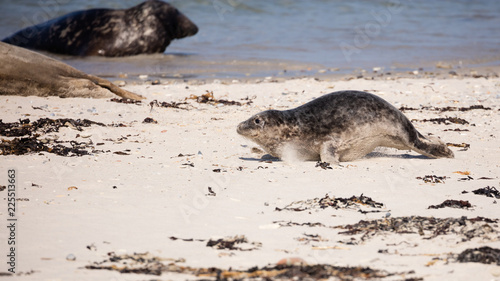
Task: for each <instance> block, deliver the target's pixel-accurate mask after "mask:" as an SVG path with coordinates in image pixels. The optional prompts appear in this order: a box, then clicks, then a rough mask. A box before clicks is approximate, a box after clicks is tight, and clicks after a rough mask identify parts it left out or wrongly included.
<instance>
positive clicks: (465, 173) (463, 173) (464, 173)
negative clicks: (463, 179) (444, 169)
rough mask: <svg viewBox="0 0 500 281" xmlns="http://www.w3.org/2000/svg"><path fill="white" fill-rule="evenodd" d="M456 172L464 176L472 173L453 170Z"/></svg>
mask: <svg viewBox="0 0 500 281" xmlns="http://www.w3.org/2000/svg"><path fill="white" fill-rule="evenodd" d="M453 173H454V174H459V175H462V176H468V175H470V172H469V171H456V172H453Z"/></svg>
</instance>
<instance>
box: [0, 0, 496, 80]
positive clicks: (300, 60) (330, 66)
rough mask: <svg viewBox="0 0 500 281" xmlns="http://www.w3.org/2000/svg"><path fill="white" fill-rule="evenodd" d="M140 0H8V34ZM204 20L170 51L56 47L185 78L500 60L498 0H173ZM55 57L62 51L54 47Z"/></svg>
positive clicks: (114, 71)
mask: <svg viewBox="0 0 500 281" xmlns="http://www.w3.org/2000/svg"><path fill="white" fill-rule="evenodd" d="M138 3H140V1H132V0H121V1H109V0H89V1H70V0H17V1H6V0H0V38H4V37H5V36H8V35H10V34H12V33H13V32H15V31H17V30H19V29H21V28H24V27H26V26H29V25H32V24H36V23H39V22H43V21H46V20H48V19H51V18H54V17H57V16H61V15H64V14H66V13H69V12H72V11H76V10H82V9H90V8H113V9H123V8H128V7H132V6H134V5H137V4H138ZM170 3H171V4H173V5H174V6H176V7H177V8H178V9H179V10H180V11H181V12H183V13H184V14H185V15H186V16H188V17H189V18H190V19H191V20H192V21H193V22H195V23H196V24H197V25H198V27H199V32H198V34H196V35H195V36H193V37H188V38H184V39H180V40H174V41H173V42H172V43H171V45H170V46H169V47H168V48H167V49H166V51H165V53H164V54H157V55H141V56H134V57H127V58H98V57H90V58H75V57H66V56H55V57H56V58H58V59H62V60H63V61H65V62H66V63H69V64H70V65H73V66H75V67H77V68H79V69H81V70H83V71H86V72H89V73H93V74H98V75H102V76H108V77H116V76H117V75H119V74H122V76H123V74H127V75H129V76H135V75H140V74H147V75H149V76H150V77H154V76H158V77H174V78H175V77H177V78H190V77H194V78H225V77H233V78H238V77H257V76H280V75H281V76H296V75H311V74H315V73H317V72H318V71H319V72H325V71H326V72H334V71H338V72H352V71H354V70H357V69H372V68H374V67H377V68H381V69H384V70H394V69H395V70H401V69H411V68H418V67H426V68H432V67H434V66H435V65H436V63H437V62H440V61H442V62H446V64H448V65H451V66H453V67H456V66H459V65H462V66H463V65H465V66H466V65H476V64H499V63H500V1H497V0H482V1H481V0H476V1H472V0H454V1H451V0H439V1H435V0H350V1H340V0H330V1H328V0H303V1H300V0H296V1H292V0H275V1H270V0H245V1H244V0H173V1H170ZM52 56H53V55H52Z"/></svg>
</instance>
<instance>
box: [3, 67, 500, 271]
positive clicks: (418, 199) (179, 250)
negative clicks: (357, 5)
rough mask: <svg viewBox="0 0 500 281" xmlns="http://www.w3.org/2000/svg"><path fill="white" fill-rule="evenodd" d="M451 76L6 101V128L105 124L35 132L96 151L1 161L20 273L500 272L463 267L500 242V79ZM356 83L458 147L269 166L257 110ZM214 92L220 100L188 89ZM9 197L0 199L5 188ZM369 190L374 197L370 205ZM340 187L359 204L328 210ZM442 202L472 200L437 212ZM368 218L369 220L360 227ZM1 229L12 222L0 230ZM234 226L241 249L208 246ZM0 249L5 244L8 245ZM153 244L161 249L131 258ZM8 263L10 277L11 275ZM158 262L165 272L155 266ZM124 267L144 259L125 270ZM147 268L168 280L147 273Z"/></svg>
mask: <svg viewBox="0 0 500 281" xmlns="http://www.w3.org/2000/svg"><path fill="white" fill-rule="evenodd" d="M450 71H451V69H443V71H442V73H441V74H439V75H436V74H430V73H427V74H426V73H423V72H422V71H420V72H418V70H417V72H413V71H412V72H411V73H409V72H406V73H402V74H400V75H399V74H398V75H396V74H393V73H392V74H387V73H386V72H383V73H384V75H380V74H382V73H380V72H379V73H373V71H368V72H364V73H359V74H355V75H347V76H343V77H328V76H326V75H325V76H322V77H319V79H314V78H301V79H278V80H276V79H274V78H273V77H270V78H267V79H266V78H263V79H252V80H248V81H243V80H235V81H233V79H230V80H211V81H208V80H207V81H199V80H198V81H191V80H188V81H179V80H175V79H173V80H161V81H159V82H160V84H159V85H151V82H146V83H143V82H141V83H131V82H127V83H126V85H125V86H124V89H126V90H129V91H132V92H135V93H137V94H140V95H143V96H145V97H146V98H147V99H146V100H145V101H143V102H142V103H140V104H136V103H132V104H125V103H118V102H112V101H109V100H106V99H101V100H98V99H76V98H67V99H60V98H56V97H49V98H40V97H13V96H3V97H0V100H1V102H0V109H1V111H0V112H2V113H1V115H0V119H2V121H3V123H8V122H17V121H19V119H27V118H29V119H30V121H32V122H33V121H36V120H39V119H41V118H50V119H59V118H71V119H75V120H76V119H88V120H91V121H94V122H99V123H102V124H104V125H103V126H100V125H95V124H92V125H90V126H88V127H83V126H82V127H78V126H76V125H72V124H71V122H69V123H68V124H66V123H64V124H66V125H64V126H61V127H60V128H58V132H45V131H43V132H41V131H39V134H40V136H38V137H37V139H38V140H40V141H41V142H42V143H45V144H46V145H47V146H49V147H50V146H52V145H56V144H59V145H64V146H67V147H71V146H79V147H80V148H81V150H83V151H87V152H88V153H90V154H89V155H82V156H73V157H70V156H61V155H56V154H54V153H52V152H51V151H50V149H48V151H47V150H46V151H42V152H37V153H28V154H25V155H2V156H0V157H1V158H2V160H1V162H0V167H1V169H0V170H1V171H2V173H1V175H0V183H1V184H0V185H6V182H7V175H8V173H7V170H8V169H11V168H14V169H15V170H16V175H17V180H18V183H19V185H18V187H17V193H16V196H17V199H18V200H17V201H16V204H17V209H16V215H17V218H18V221H17V232H16V241H17V262H18V264H17V266H16V272H17V273H16V276H17V279H18V280H89V279H92V280H145V279H147V280H149V279H155V278H157V279H160V280H186V279H189V280H194V279H199V278H202V276H196V275H195V273H196V272H198V273H199V272H203V271H202V270H200V269H201V268H209V267H216V268H218V269H220V270H228V269H231V270H233V271H235V270H242V271H244V270H248V269H250V268H252V267H255V266H257V267H259V268H262V267H265V266H270V267H273V266H275V265H276V263H278V261H280V260H282V259H289V260H288V261H289V262H290V263H293V262H294V261H295V262H297V261H304V262H306V263H307V264H309V265H316V264H322V265H329V266H337V267H339V268H344V269H345V268H349V267H369V268H370V269H373V270H378V271H380V272H382V273H381V275H378V276H379V277H378V278H379V279H382V280H405V279H410V278H414V279H410V280H421V279H419V278H423V280H443V279H447V280H452V279H453V280H471V279H475V280H496V279H499V278H500V267H499V266H498V264H483V263H477V262H465V263H461V262H459V256H460V255H459V254H460V253H462V252H463V251H465V250H467V249H473V248H478V247H483V246H489V247H491V248H494V249H499V248H500V242H499V241H498V239H499V237H500V227H499V223H498V219H500V213H499V212H498V208H499V207H498V206H499V205H498V203H497V201H498V199H497V198H495V197H487V196H485V195H480V194H474V193H473V191H475V190H477V189H482V188H485V187H488V186H489V187H490V188H492V187H495V188H499V187H500V186H499V181H500V180H499V177H498V176H499V175H500V160H499V159H500V146H499V141H498V137H499V134H498V131H499V130H500V111H499V110H500V106H499V104H500V79H499V78H498V77H495V75H493V74H492V71H489V70H484V69H483V70H474V71H476V72H471V71H470V70H464V73H457V75H454V74H450ZM457 72H459V71H457ZM488 73H489V74H488ZM474 77H476V78H474ZM155 84H156V83H155ZM346 89H352V90H363V91H368V92H371V93H373V94H376V95H379V96H381V97H382V98H384V99H386V100H387V101H389V102H390V103H391V104H393V105H395V106H396V107H397V108H401V107H403V109H404V113H405V115H406V116H407V117H408V118H409V119H410V120H412V122H413V124H414V125H415V127H416V128H417V129H418V130H419V131H420V132H421V133H424V134H428V133H431V134H433V135H435V136H439V137H440V138H441V139H442V140H443V141H445V142H447V143H450V148H451V149H452V150H453V151H454V153H455V158H454V159H427V158H425V157H423V156H420V155H418V154H416V153H414V152H409V151H398V150H394V149H377V150H376V152H375V153H372V154H370V155H369V156H368V157H365V158H363V159H359V160H357V161H352V162H343V163H341V164H342V166H335V167H332V169H328V168H327V167H323V168H322V167H320V166H316V163H315V162H298V163H286V162H282V161H275V160H272V161H270V160H264V161H262V160H261V157H262V153H259V152H258V151H257V150H256V149H253V148H254V147H256V145H255V144H253V143H251V142H250V141H248V140H245V139H243V138H242V137H240V136H239V135H237V133H236V125H237V124H238V123H239V122H241V121H243V120H245V119H247V118H248V117H250V116H251V115H252V114H255V113H257V112H260V111H262V110H265V109H269V108H274V109H287V108H291V107H296V106H299V105H301V104H303V103H306V102H308V101H310V100H312V99H313V98H315V97H319V96H321V95H322V94H326V93H329V92H333V91H338V90H346ZM207 93H213V97H214V99H215V100H210V99H209V100H208V101H207V100H206V99H205V101H207V102H206V103H203V102H198V101H202V100H203V99H202V98H199V99H198V100H197V99H193V97H194V96H196V97H200V96H202V95H204V94H207ZM190 97H191V99H190ZM154 100H156V101H157V102H153V101H154ZM220 100H225V101H226V102H224V101H220ZM233 101H234V102H233ZM162 105H163V106H162ZM147 118H149V119H147ZM424 120H427V121H424ZM144 121H146V122H144ZM464 121H465V122H464ZM25 137H26V136H25ZM1 138H2V139H3V140H4V143H5V141H8V140H13V139H14V138H16V137H13V136H11V137H7V136H2V137H1ZM17 138H21V137H17ZM42 140H43V141H42ZM72 141H76V143H75V142H72ZM56 142H57V143H56ZM69 155H72V154H71V153H70V154H69ZM0 194H1V195H2V197H3V198H6V197H7V190H3V191H1V192H0ZM361 195H363V196H365V197H369V198H371V199H372V200H373V201H375V202H377V203H380V204H367V203H366V201H363V200H361V199H360V198H359V197H360V196H361ZM326 196H328V199H325V198H326ZM352 196H356V197H358V198H357V199H356V198H352ZM334 198H335V199H342V200H340V201H345V200H347V199H349V198H351V201H349V202H351V203H350V204H347V205H343V204H340V203H339V205H338V206H337V205H334V204H333V203H332V204H330V205H328V204H326V205H325V202H330V201H332V200H334ZM321 199H324V200H321ZM328 200H330V201H328ZM446 200H455V201H446ZM4 202H6V201H5V200H4ZM319 202H322V204H323V205H321V204H319ZM446 202H448V203H446ZM467 202H468V204H467ZM441 203H445V204H444V205H445V206H446V205H452V206H456V207H457V206H458V207H462V208H452V207H444V208H437V209H435V208H429V207H430V206H431V205H439V204H441ZM453 203H454V204H453ZM3 206H4V207H2V210H0V213H1V218H2V219H1V220H2V224H5V225H7V220H6V219H7V206H6V204H3ZM336 206H337V207H336ZM412 216H413V218H411V217H412ZM464 216H465V217H467V219H465V218H462V217H464ZM478 217H480V218H478ZM432 218H435V219H432ZM438 219H448V221H447V222H449V224H446V223H445V222H444V221H442V220H438ZM361 220H364V221H368V222H371V223H372V224H371V225H363V224H358V225H355V224H357V223H360V221H361ZM391 224H392V225H393V227H386V226H387V225H391ZM401 224H403V227H401ZM348 225H353V226H350V227H349V226H348ZM374 225H375V226H374ZM396 225H397V226H396ZM444 226H446V227H444ZM2 227H5V226H2ZM405 227H406V228H405ZM439 227H441V228H439ZM7 235H8V233H6V232H4V231H2V232H1V233H0V240H1V241H6V238H7V237H6V236H7ZM237 235H243V236H244V238H245V239H241V242H242V243H233V244H232V245H233V247H219V246H217V243H214V242H213V241H218V239H222V238H226V239H228V237H233V238H234V237H235V236H237ZM240 238H241V237H240ZM210 240H211V241H212V243H211V246H207V244H210V243H209V241H210ZM229 240H230V239H229ZM219 242H220V241H219ZM219 244H220V243H219ZM223 244H224V243H223ZM229 244H230V245H231V243H229ZM225 245H226V246H227V244H225ZM0 249H2V253H6V252H7V245H6V243H2V246H1V247H0ZM134 253H135V255H134ZM144 253H148V255H149V256H148V257H151V256H153V257H157V259H150V260H149V262H141V261H140V260H139V261H137V257H141V254H144ZM123 255H129V256H128V257H125V256H123ZM2 256H4V258H5V256H6V255H4V254H2ZM112 257H115V258H114V259H113V260H114V262H113V261H110V258H112ZM117 257H119V258H117ZM134 257H135V258H136V260H135V261H134V260H133V259H134ZM143 257H144V256H143ZM291 258H297V259H291ZM103 261H106V262H105V263H101V262H103ZM124 262H126V264H125V263H124ZM2 264H3V265H2V267H1V268H0V272H7V266H6V263H5V262H3V263H2ZM153 264H155V265H154V266H156V267H155V268H157V269H158V268H159V271H148V270H147V269H148V268H149V269H151V268H153ZM169 264H170V267H169V266H167V265H169ZM106 266H107V267H106ZM148 266H149V267H148ZM91 268H94V269H91ZM96 268H103V269H102V270H99V269H96ZM126 268H128V269H132V268H136V269H137V270H136V271H135V272H136V273H120V272H118V271H117V270H119V269H121V270H124V269H126ZM109 269H112V270H109ZM141 269H142V271H141ZM124 271H125V270H124ZM152 272H156V273H161V275H160V276H152V275H148V274H146V273H152ZM179 272H180V273H179ZM214 272H216V273H214V274H212V276H215V275H217V270H215V271H214ZM219 272H221V273H219V274H223V273H224V272H223V271H219ZM224 274H227V272H226V273H224ZM204 276H210V274H207V275H204ZM261 276H262V275H261ZM347 276H348V275H347ZM364 276H366V277H373V278H377V277H376V276H377V275H375V274H373V275H370V274H367V275H364ZM384 276H386V277H384ZM240 277H241V276H240ZM383 277H384V278H383ZM205 278H206V277H205ZM211 278H212V279H215V277H211ZM237 278H238V276H237ZM274 278H277V277H274ZM346 278H347V277H346ZM357 278H358V279H360V278H361V277H360V276H358V277H357Z"/></svg>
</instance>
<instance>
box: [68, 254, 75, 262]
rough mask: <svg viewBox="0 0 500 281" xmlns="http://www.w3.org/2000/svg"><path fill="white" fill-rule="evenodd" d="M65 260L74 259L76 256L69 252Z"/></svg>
mask: <svg viewBox="0 0 500 281" xmlns="http://www.w3.org/2000/svg"><path fill="white" fill-rule="evenodd" d="M66 260H67V261H75V260H76V257H75V255H73V254H69V255H67V256H66Z"/></svg>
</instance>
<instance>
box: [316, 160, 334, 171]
mask: <svg viewBox="0 0 500 281" xmlns="http://www.w3.org/2000/svg"><path fill="white" fill-rule="evenodd" d="M314 167H320V168H321V169H323V170H328V169H330V170H331V169H333V168H332V167H331V166H330V163H328V162H321V161H318V162H316V166H314Z"/></svg>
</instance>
